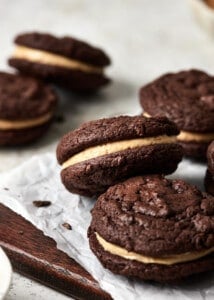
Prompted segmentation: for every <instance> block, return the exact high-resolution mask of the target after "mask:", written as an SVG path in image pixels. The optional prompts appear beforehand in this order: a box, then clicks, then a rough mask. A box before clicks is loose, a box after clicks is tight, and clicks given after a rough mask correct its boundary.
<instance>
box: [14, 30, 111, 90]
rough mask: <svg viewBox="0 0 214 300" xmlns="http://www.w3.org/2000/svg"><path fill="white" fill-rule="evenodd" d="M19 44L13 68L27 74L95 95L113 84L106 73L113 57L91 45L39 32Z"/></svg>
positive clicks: (18, 40)
mask: <svg viewBox="0 0 214 300" xmlns="http://www.w3.org/2000/svg"><path fill="white" fill-rule="evenodd" d="M15 43H16V49H15V52H14V54H13V56H12V57H11V58H10V59H9V64H10V65H11V66H13V67H15V68H17V69H18V70H19V71H21V72H23V73H26V74H30V75H33V76H36V77H39V78H42V79H45V80H48V81H50V82H54V83H56V84H59V85H62V86H65V87H66V88H69V89H72V90H77V91H92V90H96V89H98V88H100V87H101V86H103V85H105V84H107V83H109V79H108V78H107V77H106V76H105V75H104V72H103V69H104V67H106V66H108V65H109V64H110V59H109V57H108V56H107V55H106V54H105V53H104V52H103V51H102V50H100V49H98V48H95V47H92V46H90V45H88V44H87V43H84V42H82V41H79V40H77V39H74V38H72V37H62V38H57V37H54V36H52V35H50V34H44V33H37V32H31V33H24V34H21V35H18V36H17V37H16V39H15Z"/></svg>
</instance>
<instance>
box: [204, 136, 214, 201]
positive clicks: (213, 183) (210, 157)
mask: <svg viewBox="0 0 214 300" xmlns="http://www.w3.org/2000/svg"><path fill="white" fill-rule="evenodd" d="M207 163H208V169H207V172H206V176H205V182H204V183H205V188H206V191H207V192H208V193H210V194H212V195H213V196H214V141H213V142H212V143H211V144H210V145H209V147H208V149H207Z"/></svg>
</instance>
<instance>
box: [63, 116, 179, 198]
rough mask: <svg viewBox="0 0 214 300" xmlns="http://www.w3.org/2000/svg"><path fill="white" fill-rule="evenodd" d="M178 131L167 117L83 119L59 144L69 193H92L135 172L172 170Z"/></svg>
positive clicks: (177, 150) (174, 167)
mask: <svg viewBox="0 0 214 300" xmlns="http://www.w3.org/2000/svg"><path fill="white" fill-rule="evenodd" d="M178 133H179V131H178V129H177V127H176V125H175V124H174V123H173V122H171V121H169V120H168V119H167V118H165V117H162V118H150V119H148V118H145V117H143V116H135V117H130V116H120V117H115V118H108V119H101V120H96V121H91V122H88V123H85V124H83V125H81V126H80V128H78V129H76V130H74V131H71V132H69V133H68V134H66V135H65V136H64V137H63V138H62V139H61V141H60V143H59V145H58V147H57V158H58V161H59V163H60V164H61V165H62V172H61V178H62V182H63V183H64V185H65V187H66V188H67V189H68V190H69V191H71V192H73V193H78V194H80V195H84V196H93V195H99V194H101V193H102V192H104V191H106V189H107V188H108V187H110V186H111V185H113V184H115V183H117V182H120V181H122V180H124V179H126V178H129V177H132V176H135V175H138V174H150V173H153V174H154V173H161V174H170V173H172V172H173V171H175V169H176V168H177V165H178V163H179V162H180V160H181V158H182V147H181V146H180V145H178V144H177V143H176V135H177V134H178Z"/></svg>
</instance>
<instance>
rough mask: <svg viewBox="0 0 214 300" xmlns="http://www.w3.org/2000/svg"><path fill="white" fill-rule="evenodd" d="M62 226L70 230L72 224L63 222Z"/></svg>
mask: <svg viewBox="0 0 214 300" xmlns="http://www.w3.org/2000/svg"><path fill="white" fill-rule="evenodd" d="M62 226H63V227H65V228H66V229H68V230H72V226H71V225H70V224H69V223H63V224H62Z"/></svg>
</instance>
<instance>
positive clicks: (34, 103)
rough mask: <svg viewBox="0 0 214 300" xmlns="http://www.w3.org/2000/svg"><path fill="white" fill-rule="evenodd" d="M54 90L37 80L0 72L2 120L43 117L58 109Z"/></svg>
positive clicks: (0, 109) (0, 114) (0, 110)
mask: <svg viewBox="0 0 214 300" xmlns="http://www.w3.org/2000/svg"><path fill="white" fill-rule="evenodd" d="M56 102H57V95H56V93H55V92H54V91H53V89H52V88H51V87H50V86H48V85H45V84H44V83H43V82H41V81H39V80H36V79H35V78H32V77H28V76H23V75H20V74H10V73H5V72H0V119H6V120H25V119H31V118H37V117H41V116H43V115H45V114H47V113H49V112H51V111H53V110H54V109H55V107H56Z"/></svg>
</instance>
